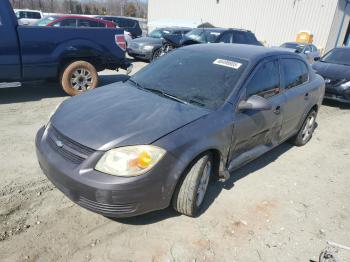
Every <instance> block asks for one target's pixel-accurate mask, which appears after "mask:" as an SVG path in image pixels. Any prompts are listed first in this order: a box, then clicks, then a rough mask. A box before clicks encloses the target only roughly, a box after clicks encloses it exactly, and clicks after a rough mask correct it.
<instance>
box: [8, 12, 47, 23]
mask: <svg viewBox="0 0 350 262" xmlns="http://www.w3.org/2000/svg"><path fill="white" fill-rule="evenodd" d="M13 11H14V12H15V15H16V17H17V19H18V24H19V25H34V24H35V23H36V22H37V21H38V20H40V19H42V18H43V17H44V14H43V13H42V12H41V11H38V10H29V9H14V10H13Z"/></svg>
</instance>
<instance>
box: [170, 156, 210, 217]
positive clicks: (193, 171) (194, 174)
mask: <svg viewBox="0 0 350 262" xmlns="http://www.w3.org/2000/svg"><path fill="white" fill-rule="evenodd" d="M213 166H214V165H213V157H212V155H211V154H206V155H204V156H202V157H201V158H200V159H198V160H197V161H196V162H195V163H194V165H192V166H191V168H190V170H189V171H188V172H187V174H186V176H185V178H184V179H183V180H182V181H181V183H180V184H179V185H178V187H177V189H176V190H175V193H174V196H173V200H172V204H173V208H174V209H175V210H176V211H177V212H179V213H181V214H184V215H187V216H191V217H192V216H195V215H196V214H197V212H198V211H199V209H200V207H201V205H202V203H203V200H204V196H205V193H206V192H207V188H208V184H209V180H210V178H211V177H212V173H213Z"/></svg>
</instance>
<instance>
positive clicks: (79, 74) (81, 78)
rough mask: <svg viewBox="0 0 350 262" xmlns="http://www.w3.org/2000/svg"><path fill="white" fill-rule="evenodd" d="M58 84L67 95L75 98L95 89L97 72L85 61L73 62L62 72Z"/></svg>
mask: <svg viewBox="0 0 350 262" xmlns="http://www.w3.org/2000/svg"><path fill="white" fill-rule="evenodd" d="M60 82H61V85H62V88H63V90H64V91H65V92H66V93H67V94H68V95H70V96H75V95H78V94H81V93H83V92H85V91H88V90H91V89H94V88H96V87H97V85H98V75H97V70H96V68H95V67H94V66H93V65H92V64H90V63H88V62H86V61H75V62H72V63H71V64H69V65H68V66H67V67H66V68H65V69H64V70H63V72H62V74H61V81H60Z"/></svg>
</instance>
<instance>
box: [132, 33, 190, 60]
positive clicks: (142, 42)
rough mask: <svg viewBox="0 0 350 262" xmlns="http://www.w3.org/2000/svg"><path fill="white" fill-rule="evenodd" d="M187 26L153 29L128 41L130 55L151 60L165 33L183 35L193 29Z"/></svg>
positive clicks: (161, 43)
mask: <svg viewBox="0 0 350 262" xmlns="http://www.w3.org/2000/svg"><path fill="white" fill-rule="evenodd" d="M191 30H192V29H191V28H187V27H169V28H158V29H155V30H153V31H152V32H151V33H150V34H149V35H148V36H145V37H139V38H136V39H133V40H131V41H130V42H129V43H128V48H127V52H128V55H129V56H131V57H134V58H139V59H144V60H148V61H151V60H153V58H154V56H155V55H157V52H158V50H159V49H160V48H161V47H162V45H163V40H164V35H178V36H180V37H182V36H183V35H184V34H186V33H188V32H189V31H191Z"/></svg>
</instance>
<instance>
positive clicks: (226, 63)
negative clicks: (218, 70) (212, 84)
mask: <svg viewBox="0 0 350 262" xmlns="http://www.w3.org/2000/svg"><path fill="white" fill-rule="evenodd" d="M213 64H214V65H221V66H226V67H230V68H233V69H236V70H237V69H239V68H240V67H241V66H242V64H241V63H238V62H235V61H230V60H225V59H216V60H215V61H214V62H213Z"/></svg>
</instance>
